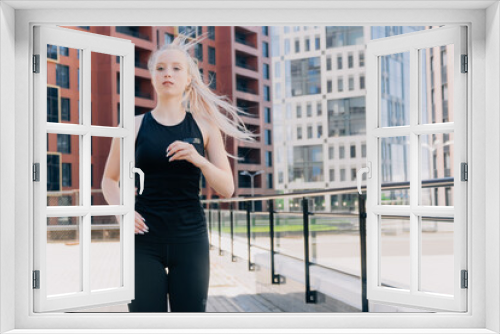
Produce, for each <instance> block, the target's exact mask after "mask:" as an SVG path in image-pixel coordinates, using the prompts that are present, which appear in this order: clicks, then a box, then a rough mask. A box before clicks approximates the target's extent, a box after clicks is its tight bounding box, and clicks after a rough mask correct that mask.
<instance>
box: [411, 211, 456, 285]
mask: <svg viewBox="0 0 500 334" xmlns="http://www.w3.org/2000/svg"><path fill="white" fill-rule="evenodd" d="M453 232H454V223H453V219H436V220H431V219H425V218H424V217H420V240H421V247H422V248H421V253H420V261H419V262H420V277H421V278H420V279H421V281H420V289H419V290H420V291H427V292H437V293H444V294H449V295H453V285H454V284H453V281H454V279H453V269H454V263H453V259H454V252H453Z"/></svg>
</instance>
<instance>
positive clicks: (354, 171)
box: [351, 168, 356, 181]
mask: <svg viewBox="0 0 500 334" xmlns="http://www.w3.org/2000/svg"><path fill="white" fill-rule="evenodd" d="M351 181H356V168H351Z"/></svg>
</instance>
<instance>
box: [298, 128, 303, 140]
mask: <svg viewBox="0 0 500 334" xmlns="http://www.w3.org/2000/svg"><path fill="white" fill-rule="evenodd" d="M297 139H302V127H301V126H299V127H298V128H297Z"/></svg>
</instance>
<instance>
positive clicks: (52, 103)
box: [47, 87, 59, 123]
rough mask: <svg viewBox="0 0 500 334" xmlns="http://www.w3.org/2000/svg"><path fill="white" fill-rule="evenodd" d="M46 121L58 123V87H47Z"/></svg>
mask: <svg viewBox="0 0 500 334" xmlns="http://www.w3.org/2000/svg"><path fill="white" fill-rule="evenodd" d="M47 122H54V123H59V89H57V88H55V87H47Z"/></svg>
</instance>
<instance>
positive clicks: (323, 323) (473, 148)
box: [0, 0, 500, 333]
mask: <svg viewBox="0 0 500 334" xmlns="http://www.w3.org/2000/svg"><path fill="white" fill-rule="evenodd" d="M268 4H271V3H270V2H254V3H250V2H245V1H238V2H231V3H228V2H224V3H223V4H222V3H208V2H206V3H203V4H202V3H201V2H197V4H196V6H194V7H195V8H196V9H193V8H194V7H193V4H190V2H189V1H185V2H182V3H177V2H173V1H164V2H163V3H158V2H148V1H143V2H142V3H141V4H139V5H136V6H134V2H132V1H128V2H111V1H109V2H107V1H99V2H95V1H78V2H50V1H13V0H11V1H8V0H6V1H3V2H1V3H0V50H1V51H0V70H1V73H2V76H1V77H0V97H1V98H0V107H1V113H0V163H1V164H0V184H1V187H0V245H1V247H0V273H1V276H0V295H1V301H0V332H1V333H9V332H10V333H41V332H42V331H41V330H38V329H46V331H45V332H50V333H56V330H55V329H56V328H59V329H64V330H61V331H60V332H61V333H62V332H64V333H71V332H74V333H76V331H75V330H72V329H75V328H78V329H89V330H87V331H86V332H87V333H104V332H108V333H109V332H110V330H111V329H127V333H135V332H136V333H145V332H146V329H147V328H158V329H163V331H162V332H164V333H175V332H178V331H176V330H175V328H191V329H193V330H192V331H190V332H197V333H208V332H210V333H222V332H226V333H228V332H231V333H233V332H235V328H254V329H255V330H254V331H252V332H255V333H258V332H261V333H271V332H273V333H283V332H290V333H292V332H293V333H298V332H300V333H304V332H307V331H309V332H316V333H319V332H322V333H325V332H330V333H341V332H344V333H345V330H343V329H350V330H349V333H388V332H392V333H396V332H397V333H410V332H411V333H416V332H419V333H450V332H458V331H459V329H462V330H461V331H460V332H462V333H498V332H500V320H499V313H500V288H499V285H498V281H500V261H499V253H500V251H499V250H500V248H499V245H500V229H499V224H498V222H499V221H500V206H499V205H498V203H499V202H500V175H499V174H500V173H498V162H499V161H500V150H499V149H498V147H500V136H499V135H498V125H499V124H500V118H499V115H498V114H499V113H498V110H499V109H500V98H499V94H498V91H499V90H500V66H499V60H498V58H499V49H500V33H499V32H500V10H499V4H498V1H479V2H477V1H460V2H457V1H453V2H449V1H439V0H436V1H432V2H426V1H422V2H417V1H404V2H403V1H398V2H397V3H396V2H385V1H372V2H371V3H370V9H363V6H365V5H366V4H365V3H364V2H363V1H359V2H358V1H351V2H349V1H331V2H329V3H328V4H326V3H324V2H317V3H316V2H310V3H307V4H305V3H299V2H285V1H283V2H282V1H275V2H272V4H273V5H272V6H270V7H271V8H265V7H267V6H268ZM63 6H64V7H66V8H67V9H64V10H61V8H62V7H63ZM120 6H127V7H129V8H128V9H124V8H120ZM162 6H163V8H159V7H162ZM214 6H217V8H213V7H214ZM306 6H307V8H308V10H304V8H305V7H306ZM426 6H427V7H426ZM450 6H455V8H451V9H450V8H448V7H450ZM457 6H460V8H458V7H457ZM84 7H86V8H84ZM130 7H140V8H142V9H144V10H142V11H137V10H136V9H133V8H130ZM243 7H244V8H246V9H245V10H241V8H243ZM396 7H397V8H396ZM405 7H406V8H405ZM40 8H52V10H40ZM76 8H78V9H76ZM82 8H84V9H82ZM103 8H108V9H103ZM147 8H149V9H148V10H147ZM152 8H154V9H152ZM311 8H312V9H311ZM346 8H350V9H346ZM408 8H412V9H411V10H408ZM54 9H60V10H54ZM187 9H189V10H187ZM262 11H265V13H266V15H262ZM312 17H314V20H315V21H314V24H319V25H360V24H365V25H391V24H392V25H401V22H405V24H407V25H431V24H464V25H467V26H468V28H469V29H468V31H469V39H468V40H469V41H470V43H469V45H468V54H469V57H470V62H469V70H470V71H471V75H469V76H468V86H469V87H470V90H469V92H468V109H469V110H470V113H469V114H468V129H467V131H468V133H469V134H470V141H469V142H468V151H469V152H471V157H470V160H469V161H470V164H469V183H470V184H469V193H468V198H470V202H469V203H468V206H469V207H468V215H469V216H468V221H470V222H471V224H469V227H468V229H469V230H468V234H469V235H470V236H471V238H470V239H469V240H468V268H469V289H468V301H469V305H468V306H469V307H468V312H466V313H458V314H457V313H434V314H415V313H410V314H408V313H389V314H385V313H379V314H374V313H370V314H359V313H338V314H330V313H327V314H326V313H314V314H305V313H300V314H297V313H280V314H266V315H261V314H196V315H194V314H149V315H141V314H121V313H115V314H109V313H104V314H95V313H94V314H92V313H68V314H66V313H65V314H58V313H49V314H34V313H33V312H32V310H33V307H32V306H33V305H32V295H33V291H32V289H31V270H32V265H33V263H32V258H31V253H30V250H31V247H30V245H32V242H33V240H32V235H33V233H32V230H31V229H32V220H33V217H32V214H33V213H32V207H33V205H32V198H30V195H31V194H32V187H33V184H32V181H31V164H32V161H31V158H30V157H32V147H31V146H30V143H31V142H32V140H31V138H32V133H33V131H32V130H33V123H32V122H33V119H32V115H33V114H32V104H31V103H32V99H31V98H30V96H31V95H32V90H31V87H32V82H31V78H32V76H31V73H30V71H31V59H30V55H31V52H32V50H31V46H32V26H33V25H34V24H54V22H58V23H59V24H61V25H152V26H154V25H185V24H194V25H200V24H203V25H246V26H251V25H283V24H285V25H286V24H288V25H291V24H292V22H293V24H312V23H311V18H312ZM269 18H273V20H274V21H270V19H269ZM486 69H487V70H486ZM13 83H14V84H13ZM27 87H29V88H27ZM486 120H487V121H486ZM13 138H14V141H13ZM13 143H14V145H13ZM486 175H487V177H488V178H487V179H486ZM486 181H487V182H486ZM13 192H14V196H13ZM13 207H15V210H12V209H11V208H13ZM486 208H488V211H486ZM13 236H14V237H13ZM13 287H15V288H13ZM12 305H14V307H12ZM167 319H168V320H167ZM138 324H140V325H139V326H138ZM167 326H168V328H166V327H167ZM138 327H140V329H138V330H137V331H133V330H131V328H138ZM99 328H100V329H102V330H99ZM196 328H198V329H199V330H198V331H196V330H195V329H196ZM208 328H210V329H212V330H210V331H209V330H207V329H208ZM231 328H232V330H231ZM257 328H261V329H257ZM283 328H296V329H295V330H292V329H286V330H285V329H283ZM356 328H357V330H356ZM384 328H385V329H384ZM388 328H392V330H389V329H388ZM412 328H418V331H415V330H414V329H412ZM105 329H106V330H105ZM224 329H227V330H226V331H224ZM326 329H329V330H328V331H327V330H326ZM11 330H14V331H11ZM47 330H48V331H47ZM118 332H120V331H119V330H118Z"/></svg>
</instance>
